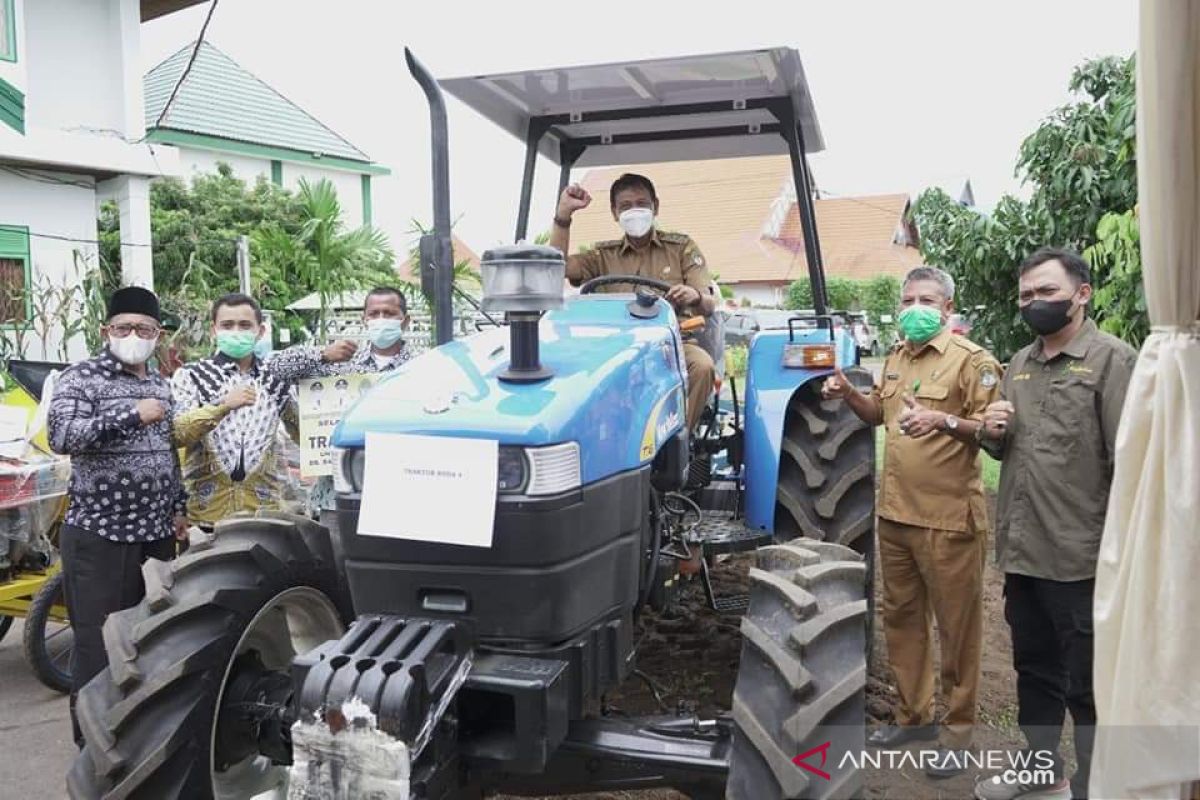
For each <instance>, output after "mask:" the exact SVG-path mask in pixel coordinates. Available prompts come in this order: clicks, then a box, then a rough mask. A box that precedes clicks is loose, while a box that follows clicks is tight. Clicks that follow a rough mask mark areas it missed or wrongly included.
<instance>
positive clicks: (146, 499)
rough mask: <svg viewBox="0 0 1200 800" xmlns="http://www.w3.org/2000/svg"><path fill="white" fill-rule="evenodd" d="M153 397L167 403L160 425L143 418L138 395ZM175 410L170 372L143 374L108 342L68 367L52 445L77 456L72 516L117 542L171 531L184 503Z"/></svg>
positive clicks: (54, 409)
mask: <svg viewBox="0 0 1200 800" xmlns="http://www.w3.org/2000/svg"><path fill="white" fill-rule="evenodd" d="M147 399H151V400H158V401H160V402H162V403H163V404H164V405H165V406H166V408H167V415H166V417H165V418H164V419H162V420H160V421H158V422H155V423H154V424H152V425H142V422H141V417H140V416H139V414H138V412H137V403H138V401H139V400H147ZM173 417H174V408H173V404H172V398H171V389H170V387H169V386H168V385H167V382H166V381H165V380H164V379H163V378H162V376H160V375H158V374H157V373H155V372H147V375H146V377H145V378H139V377H138V376H137V375H134V374H133V373H132V372H129V371H128V370H126V369H125V367H124V365H122V364H121V362H119V361H118V360H117V359H116V358H115V357H114V356H113V355H112V354H111V353H109V352H108V350H105V351H104V352H103V353H101V354H100V355H99V356H97V357H95V358H91V359H88V360H87V361H82V362H80V363H78V364H75V365H74V366H72V367H69V368H68V369H67V370H66V371H64V372H63V374H62V376H61V377H60V378H59V379H58V382H57V384H56V385H55V388H54V395H53V397H52V398H51V400H50V413H49V417H48V421H47V422H48V428H49V434H50V446H51V447H52V448H53V449H54V451H55V452H57V453H62V454H64V455H69V456H71V483H70V490H69V493H68V494H69V498H70V505H69V506H68V508H67V516H66V524H68V525H72V526H74V527H76V528H80V529H82V530H85V531H90V532H91V533H95V534H97V535H99V536H103V537H104V538H105V539H109V540H111V541H114V542H147V541H156V540H158V539H165V538H166V537H168V536H171V535H172V534H173V525H172V523H173V518H174V516H175V515H176V514H181V513H183V504H184V493H183V484H182V482H181V481H180V478H179V460H178V455H177V454H176V452H175V448H174V446H173V444H172V441H171V426H172V423H173Z"/></svg>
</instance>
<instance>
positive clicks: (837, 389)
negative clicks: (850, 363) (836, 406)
mask: <svg viewBox="0 0 1200 800" xmlns="http://www.w3.org/2000/svg"><path fill="white" fill-rule="evenodd" d="M856 391H858V390H857V389H855V388H854V384H852V383H850V380H849V379H848V378H847V377H846V376H845V375H844V374H842V371H841V370H840V369H839V368H837V367H834V368H833V374H832V375H830V376H829V377H828V378H826V379H825V382H824V383H823V384H821V398H822V399H823V400H845V399H846V398H847V397H849V396H850V393H851V392H856Z"/></svg>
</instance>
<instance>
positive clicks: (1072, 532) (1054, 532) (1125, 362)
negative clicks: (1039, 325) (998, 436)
mask: <svg viewBox="0 0 1200 800" xmlns="http://www.w3.org/2000/svg"><path fill="white" fill-rule="evenodd" d="M1136 361H1137V351H1135V350H1134V349H1133V348H1132V347H1130V346H1129V345H1127V344H1126V343H1125V342H1123V341H1121V340H1120V339H1118V338H1117V337H1115V336H1111V335H1109V334H1107V333H1104V332H1103V331H1101V330H1100V329H1099V328H1097V327H1096V323H1095V322H1093V321H1092V320H1090V319H1089V320H1085V321H1084V323H1083V327H1082V328H1080V330H1079V333H1077V334H1076V335H1075V337H1074V338H1073V339H1071V341H1070V343H1069V344H1068V345H1067V346H1066V347H1065V348H1063V350H1062V352H1061V353H1059V354H1058V355H1056V356H1055V357H1054V358H1050V359H1047V358H1046V357H1045V355H1044V354H1043V350H1042V340H1041V339H1040V338H1039V339H1038V340H1037V341H1035V342H1034V343H1033V344H1031V345H1029V346H1028V347H1026V348H1024V349H1023V350H1021V351H1020V352H1018V353H1017V354H1016V355H1015V356H1013V359H1012V361H1011V362H1010V364H1009V368H1008V372H1007V374H1005V376H1004V383H1003V389H1002V394H1003V396H1004V398H1005V399H1006V400H1008V401H1009V402H1010V403H1012V404H1013V407H1014V409H1015V411H1014V413H1013V418H1012V421H1011V423H1010V424H1009V428H1008V432H1007V434H1006V435H1005V437H1004V439H1003V440H1002V441H1000V442H987V443H985V447H986V448H987V450H988V452H990V453H992V454H993V455H995V456H996V457H997V458H1001V459H1003V461H1002V462H1001V467H1000V496H999V500H998V502H997V506H996V515H997V517H998V520H997V524H996V561H997V563H998V564H999V566H1000V569H1001V570H1003V571H1005V572H1015V573H1018V574H1021V575H1029V576H1031V577H1035V578H1047V579H1049V580H1055V581H1080V580H1087V579H1088V578H1093V577H1095V574H1096V559H1097V558H1098V557H1099V551H1100V535H1101V533H1103V531H1104V513H1105V509H1106V508H1107V506H1108V489H1109V485H1110V484H1111V482H1112V470H1113V449H1114V444H1115V442H1116V436H1117V425H1118V423H1119V422H1120V420H1121V407H1122V405H1123V404H1124V402H1125V391H1126V389H1128V388H1129V379H1130V377H1131V376H1132V375H1133V368H1134V363H1135V362H1136Z"/></svg>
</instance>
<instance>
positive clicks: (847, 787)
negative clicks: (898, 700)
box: [726, 539, 867, 800]
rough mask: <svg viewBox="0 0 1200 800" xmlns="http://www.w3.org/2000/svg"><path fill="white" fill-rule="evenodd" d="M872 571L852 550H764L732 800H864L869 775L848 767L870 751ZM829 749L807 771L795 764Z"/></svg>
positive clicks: (750, 616)
mask: <svg viewBox="0 0 1200 800" xmlns="http://www.w3.org/2000/svg"><path fill="white" fill-rule="evenodd" d="M865 578H866V565H865V564H864V563H863V558H862V556H861V555H859V554H858V553H855V552H854V551H852V550H850V549H849V548H847V547H842V546H840V545H836V544H830V543H827V542H820V541H814V540H811V539H797V540H795V541H793V542H790V543H788V544H783V545H772V546H769V547H764V548H762V549H761V550H759V551H758V566H757V568H755V569H752V570H751V571H750V581H751V586H750V609H749V611H748V612H747V613H746V616H745V617H744V618H743V619H742V638H743V642H742V657H741V663H740V665H739V667H738V676H737V684H736V687H735V689H734V693H733V719H734V723H735V724H736V727H737V729H736V731H735V733H734V740H733V749H732V753H731V756H730V765H729V782H728V785H727V788H726V797H727V798H729V800H783V798H787V799H788V800H794V799H798V798H804V799H805V800H825V798H843V797H858V796H859V795H860V791H861V787H862V775H861V773H860V772H859V770H857V769H855V768H854V767H853V765H851V764H847V766H846V768H845V769H842V768H841V766H840V765H841V761H842V759H843V757H844V756H845V755H846V754H847V753H853V754H854V755H855V756H856V757H857V756H858V754H859V753H861V752H862V750H863V748H864V746H865V723H866V680H867V665H866V658H865V656H864V636H865V630H866V625H865V617H866V615H867V603H866V600H865V599H864V598H863V585H864V583H865ZM825 743H829V745H828V748H827V749H826V751H825V753H826V756H827V759H826V760H825V761H824V763H822V759H821V756H820V755H819V754H813V755H810V756H808V757H807V758H806V759H804V761H805V763H806V764H809V765H811V766H812V767H815V768H817V769H820V770H823V771H824V772H826V773H828V774H829V776H830V777H829V779H828V780H826V779H825V778H823V777H821V776H818V775H816V774H815V773H813V772H810V771H808V770H805V769H802V768H801V767H799V766H797V765H796V764H795V763H793V761H792V759H793V758H795V757H796V756H799V755H801V754H804V753H806V752H808V751H810V750H812V749H813V748H817V747H820V746H821V745H824V744H825Z"/></svg>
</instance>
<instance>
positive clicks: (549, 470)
mask: <svg viewBox="0 0 1200 800" xmlns="http://www.w3.org/2000/svg"><path fill="white" fill-rule="evenodd" d="M496 482H497V486H498V488H499V490H500V493H501V494H520V495H525V496H527V497H541V496H545V495H551V494H559V493H561V492H566V491H569V490H571V489H578V488H579V484H580V482H581V480H580V468H579V445H578V444H576V443H575V442H567V443H566V444H555V445H550V446H549V447H510V446H504V447H501V448H500V468H499V471H498V473H497V478H496Z"/></svg>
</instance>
